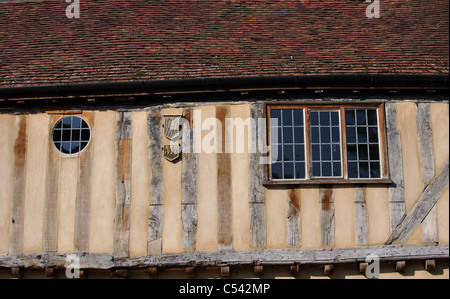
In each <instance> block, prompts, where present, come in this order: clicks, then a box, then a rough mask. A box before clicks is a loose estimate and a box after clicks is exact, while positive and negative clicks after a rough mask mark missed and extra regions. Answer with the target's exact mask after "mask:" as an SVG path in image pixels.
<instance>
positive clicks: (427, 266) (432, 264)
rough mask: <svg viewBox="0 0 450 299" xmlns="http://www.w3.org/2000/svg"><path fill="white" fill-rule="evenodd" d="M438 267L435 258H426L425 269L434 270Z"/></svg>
mask: <svg viewBox="0 0 450 299" xmlns="http://www.w3.org/2000/svg"><path fill="white" fill-rule="evenodd" d="M435 269H436V261H435V260H425V270H427V271H433V270H435Z"/></svg>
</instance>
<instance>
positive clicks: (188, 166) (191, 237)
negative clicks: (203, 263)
mask: <svg viewBox="0 0 450 299" xmlns="http://www.w3.org/2000/svg"><path fill="white" fill-rule="evenodd" d="M184 116H185V121H184V124H183V126H182V127H183V132H182V133H183V135H182V136H183V137H182V140H181V142H182V145H183V146H182V148H183V152H182V170H181V189H182V192H183V198H182V200H181V218H182V225H183V246H184V249H185V250H195V248H196V233H197V177H198V176H197V174H198V166H197V163H198V162H197V160H198V159H197V154H196V153H194V149H193V142H194V136H193V134H194V130H191V129H190V128H191V124H192V120H191V110H190V109H185V112H184ZM187 149H188V150H187Z"/></svg>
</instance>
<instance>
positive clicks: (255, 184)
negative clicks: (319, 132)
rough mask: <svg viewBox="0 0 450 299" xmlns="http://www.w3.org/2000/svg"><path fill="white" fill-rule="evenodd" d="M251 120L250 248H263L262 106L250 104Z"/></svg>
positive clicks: (264, 229)
mask: <svg viewBox="0 0 450 299" xmlns="http://www.w3.org/2000/svg"><path fill="white" fill-rule="evenodd" d="M250 115H251V118H252V119H254V120H255V121H254V122H253V124H256V126H252V127H251V130H250V138H251V144H252V146H253V149H254V153H252V152H251V151H249V206H250V247H265V246H266V244H267V240H266V207H265V191H264V186H263V182H264V180H265V179H266V177H265V176H266V175H265V167H264V165H262V164H261V163H260V157H261V153H260V152H259V147H258V145H259V144H260V143H264V142H263V140H261V141H260V139H263V136H262V132H265V130H266V128H265V127H264V128H262V127H260V123H259V122H258V120H259V119H262V118H263V105H262V104H260V103H255V104H251V106H250Z"/></svg>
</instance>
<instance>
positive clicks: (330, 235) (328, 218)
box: [319, 187, 335, 246]
mask: <svg viewBox="0 0 450 299" xmlns="http://www.w3.org/2000/svg"><path fill="white" fill-rule="evenodd" d="M319 198H320V203H321V205H322V208H321V210H320V239H321V242H322V245H324V246H333V245H334V234H335V218H334V198H333V190H332V189H331V187H321V188H320V189H319Z"/></svg>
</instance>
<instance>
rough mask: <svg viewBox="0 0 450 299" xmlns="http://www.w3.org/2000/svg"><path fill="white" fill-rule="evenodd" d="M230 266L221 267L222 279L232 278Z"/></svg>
mask: <svg viewBox="0 0 450 299" xmlns="http://www.w3.org/2000/svg"><path fill="white" fill-rule="evenodd" d="M230 276H231V272H230V266H222V267H220V277H230Z"/></svg>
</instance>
